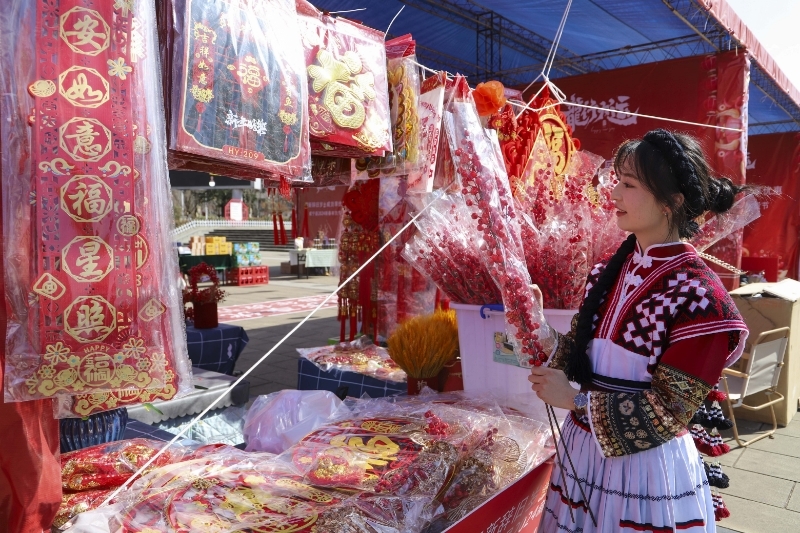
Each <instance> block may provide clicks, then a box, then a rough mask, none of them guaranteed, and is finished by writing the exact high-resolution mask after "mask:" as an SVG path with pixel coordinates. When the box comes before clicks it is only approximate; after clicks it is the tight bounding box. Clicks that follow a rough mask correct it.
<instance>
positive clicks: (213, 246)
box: [205, 242, 219, 255]
mask: <svg viewBox="0 0 800 533" xmlns="http://www.w3.org/2000/svg"><path fill="white" fill-rule="evenodd" d="M205 255H219V245H218V244H217V243H215V242H213V243H212V242H207V243H206V253H205Z"/></svg>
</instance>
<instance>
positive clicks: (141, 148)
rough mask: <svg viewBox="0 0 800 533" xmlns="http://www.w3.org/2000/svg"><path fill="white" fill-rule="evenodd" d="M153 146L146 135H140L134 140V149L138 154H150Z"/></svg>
mask: <svg viewBox="0 0 800 533" xmlns="http://www.w3.org/2000/svg"><path fill="white" fill-rule="evenodd" d="M151 148H152V146H151V144H150V141H148V140H147V139H146V138H145V137H142V136H141V135H138V136H137V137H136V138H135V139H134V140H133V151H134V152H136V153H137V154H149V153H150V149H151Z"/></svg>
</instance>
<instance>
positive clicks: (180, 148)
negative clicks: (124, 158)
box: [163, 0, 311, 180]
mask: <svg viewBox="0 0 800 533" xmlns="http://www.w3.org/2000/svg"><path fill="white" fill-rule="evenodd" d="M163 5H164V9H166V10H169V11H170V12H169V13H168V14H167V15H168V17H167V18H168V19H171V22H172V27H171V28H170V29H169V34H168V37H167V40H166V42H167V43H169V44H168V47H167V59H166V61H167V63H168V65H169V67H170V68H169V70H168V71H167V72H168V73H169V75H170V76H171V78H170V80H169V84H168V95H169V98H170V110H169V111H170V116H171V124H170V148H171V149H173V150H175V154H174V158H175V159H176V160H180V159H183V160H184V161H185V163H183V164H179V163H177V162H176V163H175V166H181V167H184V168H192V169H193V170H203V167H202V165H208V170H211V169H214V166H215V165H219V164H222V165H229V166H230V167H231V170H234V169H236V168H237V167H241V168H244V169H248V168H249V169H256V170H258V171H260V172H261V173H262V175H260V176H258V175H257V177H264V176H263V173H264V172H265V171H266V172H268V173H269V174H271V175H272V176H273V179H276V180H277V179H278V177H279V176H281V175H282V176H286V177H290V178H292V179H295V180H307V179H308V178H310V175H311V148H310V144H309V135H308V132H309V118H308V113H307V107H306V101H307V99H308V93H307V84H306V71H305V68H304V65H305V63H304V58H303V53H302V46H301V43H300V28H299V27H298V17H297V12H296V9H295V4H294V1H293V0H267V1H264V2H247V1H244V0H236V1H233V2H224V1H221V0H216V1H204V0H171V1H165V2H164V3H163ZM220 170H221V167H219V166H218V167H217V168H216V173H222V172H220ZM227 173H228V174H229V175H233V176H237V177H241V175H242V173H241V172H227Z"/></svg>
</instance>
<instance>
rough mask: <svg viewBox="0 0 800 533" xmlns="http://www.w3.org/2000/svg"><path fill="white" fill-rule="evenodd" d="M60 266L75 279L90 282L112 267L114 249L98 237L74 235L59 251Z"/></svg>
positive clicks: (109, 270)
mask: <svg viewBox="0 0 800 533" xmlns="http://www.w3.org/2000/svg"><path fill="white" fill-rule="evenodd" d="M61 257H62V260H61V266H62V268H63V269H64V272H66V273H67V275H68V276H69V277H71V278H72V279H74V280H75V281H79V282H84V283H91V282H97V281H100V280H102V279H103V278H105V277H106V276H107V275H108V274H109V273H110V272H111V270H112V269H113V268H114V251H113V250H112V249H111V246H109V245H108V244H107V243H106V242H105V241H103V239H101V238H100V237H75V238H74V239H72V240H71V241H70V242H69V244H67V245H66V246H65V247H64V249H63V250H62V251H61Z"/></svg>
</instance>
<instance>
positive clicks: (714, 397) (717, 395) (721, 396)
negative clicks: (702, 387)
mask: <svg viewBox="0 0 800 533" xmlns="http://www.w3.org/2000/svg"><path fill="white" fill-rule="evenodd" d="M727 397H728V395H727V394H725V393H724V392H722V391H721V390H712V391H711V392H709V393H708V396H706V399H707V400H708V401H709V402H724V401H725V399H726V398H727Z"/></svg>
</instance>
